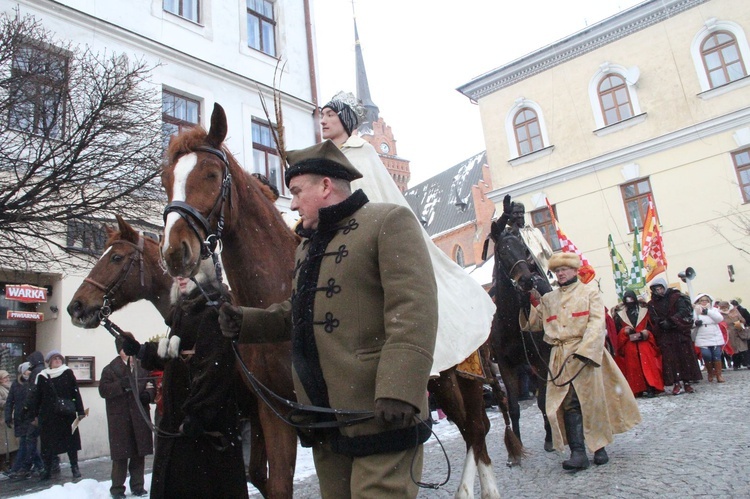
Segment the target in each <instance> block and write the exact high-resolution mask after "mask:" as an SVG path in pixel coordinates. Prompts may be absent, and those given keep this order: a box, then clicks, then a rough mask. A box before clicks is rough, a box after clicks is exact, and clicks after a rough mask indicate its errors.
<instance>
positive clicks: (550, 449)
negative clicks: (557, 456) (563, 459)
mask: <svg viewBox="0 0 750 499" xmlns="http://www.w3.org/2000/svg"><path fill="white" fill-rule="evenodd" d="M544 450H545V451H546V452H554V450H555V447H554V446H553V445H552V442H547V441H546V440H545V441H544Z"/></svg>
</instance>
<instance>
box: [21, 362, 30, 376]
mask: <svg viewBox="0 0 750 499" xmlns="http://www.w3.org/2000/svg"><path fill="white" fill-rule="evenodd" d="M29 369H31V362H22V363H21V364H18V374H23V373H25V372H26V371H28V370H29Z"/></svg>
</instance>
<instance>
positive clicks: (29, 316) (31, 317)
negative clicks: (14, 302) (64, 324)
mask: <svg viewBox="0 0 750 499" xmlns="http://www.w3.org/2000/svg"><path fill="white" fill-rule="evenodd" d="M6 318H7V319H8V320H11V321H34V322H42V321H44V314H43V313H42V312H26V311H23V310H8V311H7V313H6Z"/></svg>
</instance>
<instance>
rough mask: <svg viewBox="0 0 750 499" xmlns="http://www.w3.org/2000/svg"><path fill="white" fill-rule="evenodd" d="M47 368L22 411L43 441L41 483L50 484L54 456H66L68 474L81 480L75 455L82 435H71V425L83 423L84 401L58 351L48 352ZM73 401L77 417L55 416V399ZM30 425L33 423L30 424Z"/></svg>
mask: <svg viewBox="0 0 750 499" xmlns="http://www.w3.org/2000/svg"><path fill="white" fill-rule="evenodd" d="M46 360H47V364H48V365H49V367H48V368H47V369H44V370H43V371H42V372H40V373H39V375H38V376H37V377H36V380H35V385H36V386H35V388H34V389H33V390H32V391H31V393H30V394H29V396H28V398H27V399H26V404H25V406H24V410H25V411H29V413H30V414H31V415H32V416H34V417H37V418H38V424H39V436H40V437H41V440H42V460H43V461H44V472H43V473H42V476H41V479H42V480H49V479H50V474H51V469H52V466H53V465H54V462H55V456H57V455H58V454H62V453H64V452H65V453H67V454H68V459H69V461H70V471H71V473H72V474H73V479H74V480H76V481H77V480H78V479H80V478H81V472H80V471H79V469H78V451H79V450H81V434H80V430H79V429H78V428H76V430H75V431H74V432H72V433H71V431H70V429H71V425H72V424H73V422H74V421H75V420H76V418H78V419H83V418H84V417H85V413H84V410H83V400H82V399H81V393H80V391H79V390H78V383H77V382H76V377H75V375H74V374H73V371H71V370H70V368H69V367H68V366H66V365H65V364H64V362H65V359H64V358H63V356H62V354H61V353H60V352H59V351H57V350H51V351H50V352H49V353H48V354H47V358H46ZM58 397H60V398H65V399H68V400H72V401H73V404H74V405H75V411H76V414H72V415H69V416H61V415H59V414H57V413H56V412H55V401H56V400H57V398H58ZM32 424H33V423H32Z"/></svg>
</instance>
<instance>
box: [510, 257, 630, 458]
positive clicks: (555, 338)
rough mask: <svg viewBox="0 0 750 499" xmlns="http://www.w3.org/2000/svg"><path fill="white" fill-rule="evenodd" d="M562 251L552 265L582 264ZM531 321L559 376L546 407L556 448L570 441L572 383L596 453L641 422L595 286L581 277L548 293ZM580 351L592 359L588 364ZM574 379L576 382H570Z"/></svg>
mask: <svg viewBox="0 0 750 499" xmlns="http://www.w3.org/2000/svg"><path fill="white" fill-rule="evenodd" d="M558 255H560V254H557V253H556V254H555V256H553V257H552V259H551V260H550V269H556V268H559V267H561V266H567V267H570V268H578V266H579V265H580V264H578V263H576V262H578V257H577V256H576V255H575V254H572V255H573V256H574V257H575V261H574V260H573V259H572V258H567V257H562V258H558V259H555V257H556V256H558ZM561 255H571V253H562V254H561ZM568 261H569V263H568ZM563 262H564V263H563ZM529 324H530V326H531V327H532V329H534V330H540V329H542V327H543V328H544V341H545V342H547V343H549V344H550V345H552V353H551V355H550V361H549V372H550V374H549V376H558V375H559V377H558V378H557V379H556V380H555V381H549V382H548V383H547V407H546V409H547V416H548V417H549V423H550V426H551V428H552V441H553V443H554V446H555V449H557V450H559V451H562V450H563V449H564V446H565V444H566V443H567V442H568V440H567V437H566V434H565V433H566V432H565V423H564V421H563V419H564V410H563V402H564V400H565V397H566V395H567V394H568V390H569V389H570V386H571V385H572V386H573V387H574V388H575V391H576V393H577V395H578V399H579V401H580V412H581V414H582V415H583V434H584V440H585V443H586V447H587V448H588V449H589V450H591V451H592V452H593V451H596V450H598V449H600V448H602V447H604V446H606V445H609V444H610V443H611V442H612V441H613V439H614V438H613V436H614V434H616V433H624V432H626V431H627V430H629V429H630V428H632V427H634V426H635V425H636V424H638V423H639V422H640V421H641V414H640V412H639V411H638V405H637V404H636V401H635V398H634V397H633V393H632V392H631V391H630V390H629V387H628V382H627V380H626V379H625V377H624V376H623V375H622V373H621V372H620V370H619V369H618V368H617V365H616V364H615V362H614V360H613V359H612V357H611V356H610V355H609V352H607V350H606V349H605V348H604V335H605V324H604V304H603V303H602V300H601V297H600V296H599V291H598V290H597V289H596V287H595V286H591V285H587V284H583V283H581V282H579V281H577V280H576V281H575V282H573V283H571V284H565V285H562V286H560V288H558V289H555V290H553V291H552V292H550V293H547V294H546V295H544V296H542V298H541V303H540V305H539V306H538V307H531V313H530V315H529ZM522 326H523V324H522ZM574 355H578V356H581V357H584V358H585V359H588V361H589V362H590V363H588V364H584V363H583V362H582V361H581V360H579V359H578V358H576V357H575V356H574ZM570 380H573V381H572V383H570V384H566V382H568V381H570ZM561 385H562V386H561Z"/></svg>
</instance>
